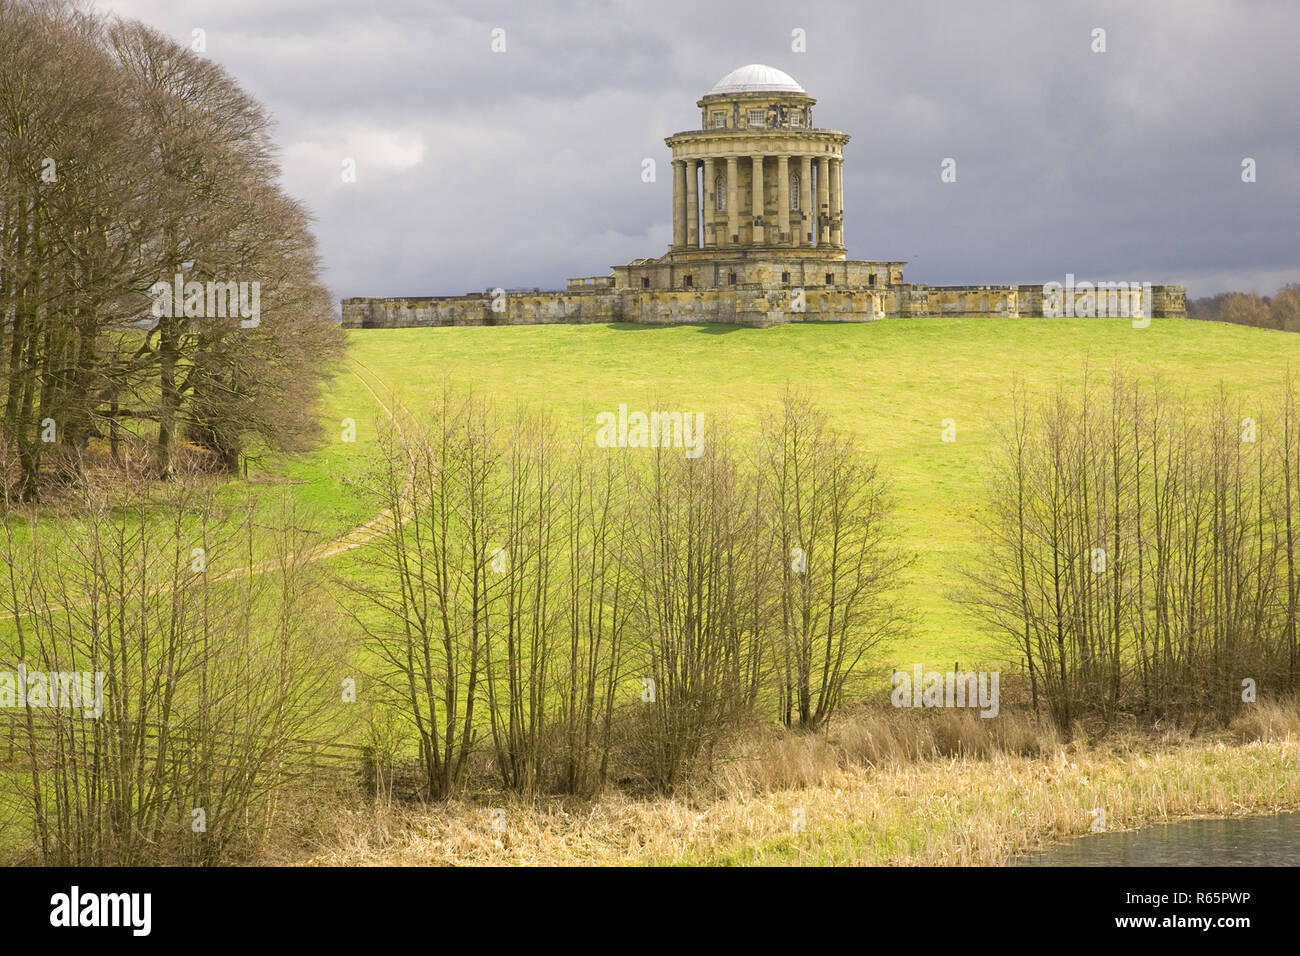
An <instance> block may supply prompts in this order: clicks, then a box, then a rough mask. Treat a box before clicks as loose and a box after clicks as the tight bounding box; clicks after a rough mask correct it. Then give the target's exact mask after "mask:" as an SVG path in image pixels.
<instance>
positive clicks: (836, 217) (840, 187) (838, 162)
mask: <svg viewBox="0 0 1300 956" xmlns="http://www.w3.org/2000/svg"><path fill="white" fill-rule="evenodd" d="M831 244H832V245H835V246H840V247H843V245H844V160H842V159H832V160H831Z"/></svg>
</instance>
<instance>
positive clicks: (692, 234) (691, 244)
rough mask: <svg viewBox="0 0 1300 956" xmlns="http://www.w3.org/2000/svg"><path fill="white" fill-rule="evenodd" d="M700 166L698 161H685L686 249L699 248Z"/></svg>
mask: <svg viewBox="0 0 1300 956" xmlns="http://www.w3.org/2000/svg"><path fill="white" fill-rule="evenodd" d="M699 178H700V164H699V161H698V160H694V159H688V160H687V161H686V248H687V249H698V248H700V194H699V183H698V181H699Z"/></svg>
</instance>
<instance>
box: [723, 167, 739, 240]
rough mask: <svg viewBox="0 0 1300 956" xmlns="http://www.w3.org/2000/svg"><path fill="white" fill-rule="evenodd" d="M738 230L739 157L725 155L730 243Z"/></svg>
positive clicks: (728, 236)
mask: <svg viewBox="0 0 1300 956" xmlns="http://www.w3.org/2000/svg"><path fill="white" fill-rule="evenodd" d="M739 232H740V157H739V156H728V157H727V241H726V242H725V243H724V245H728V246H729V245H731V244H732V243H734V242H736V241H737V239H736V238H733V237H735V236H736V235H737V234H738V233H739Z"/></svg>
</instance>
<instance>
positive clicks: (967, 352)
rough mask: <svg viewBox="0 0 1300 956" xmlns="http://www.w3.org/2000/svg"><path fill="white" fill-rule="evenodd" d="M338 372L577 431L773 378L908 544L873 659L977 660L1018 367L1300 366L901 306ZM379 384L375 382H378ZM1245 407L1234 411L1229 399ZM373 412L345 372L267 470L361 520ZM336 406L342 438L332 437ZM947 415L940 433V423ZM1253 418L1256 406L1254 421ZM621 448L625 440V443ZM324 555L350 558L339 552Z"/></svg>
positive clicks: (1262, 346)
mask: <svg viewBox="0 0 1300 956" xmlns="http://www.w3.org/2000/svg"><path fill="white" fill-rule="evenodd" d="M351 338H352V345H353V353H352V355H353V358H354V363H353V364H350V366H349V367H350V368H354V369H356V371H357V372H360V373H361V374H362V375H363V376H364V377H366V378H367V380H369V381H370V382H371V384H372V386H375V382H376V380H382V382H383V383H386V384H387V385H388V386H391V387H392V388H393V389H394V390H395V391H396V392H397V395H398V396H399V397H400V398H401V400H402V401H403V402H404V403H405V404H406V405H407V406H408V407H409V408H411V409H412V410H417V411H418V410H419V409H420V408H421V405H422V404H423V402H424V401H425V400H427V399H428V397H429V396H431V395H432V394H433V393H434V392H435V391H436V390H438V389H439V388H440V387H441V383H442V382H443V381H444V380H447V379H450V380H451V381H452V382H454V383H456V384H460V385H471V386H473V387H474V388H476V389H478V390H481V391H482V392H485V393H488V394H490V395H492V396H494V397H495V398H496V399H497V400H498V401H499V402H501V403H502V404H503V405H505V406H508V405H510V404H512V403H514V402H516V401H518V402H525V403H545V404H546V405H547V406H549V407H550V408H551V410H552V412H553V413H554V414H555V415H556V416H557V420H558V421H559V422H560V423H561V424H563V425H564V426H566V427H569V428H572V429H574V430H575V433H581V434H585V435H588V436H590V437H591V439H592V440H593V441H594V435H595V429H596V424H595V416H596V414H597V413H598V412H601V411H605V410H614V409H616V408H617V407H618V405H619V404H620V403H627V404H628V406H629V408H631V409H636V408H643V409H648V408H649V407H651V406H653V405H659V406H663V407H669V408H673V409H681V410H683V411H685V410H691V411H703V412H705V414H706V415H727V416H730V417H731V418H732V420H733V421H735V422H736V423H737V424H738V425H741V426H742V427H746V428H752V427H753V425H754V423H755V422H756V421H757V420H758V419H759V417H760V416H761V415H762V414H764V413H765V410H767V409H769V408H770V407H771V405H772V403H774V402H776V401H778V400H779V398H780V396H781V394H782V392H783V390H784V389H785V387H786V384H787V383H790V384H792V385H793V386H795V387H797V388H799V389H801V390H803V391H805V392H807V393H809V394H811V395H813V396H814V397H815V398H816V400H817V401H818V402H819V403H820V404H821V405H823V406H824V407H826V408H827V409H828V410H830V412H831V415H832V417H833V419H834V421H835V422H836V423H837V424H839V425H840V426H842V427H844V428H846V429H850V430H852V431H853V432H854V433H855V434H856V435H857V437H858V438H859V440H860V441H861V444H862V446H863V447H864V448H866V449H867V450H868V451H869V452H870V453H871V454H873V455H875V456H876V457H877V458H878V459H879V461H880V463H881V464H882V466H883V467H884V469H885V471H886V472H887V474H888V475H889V476H890V478H891V479H892V481H893V485H894V489H895V494H896V496H897V499H898V504H899V519H900V521H901V524H902V529H903V532H904V534H905V536H906V544H907V545H908V546H909V547H910V548H911V549H912V550H914V551H915V552H916V553H917V555H918V560H917V563H916V565H915V566H914V568H913V571H912V581H911V584H910V587H909V593H908V596H909V598H910V601H911V603H912V604H913V605H914V606H915V609H916V616H917V620H916V627H915V630H914V632H913V633H912V634H911V636H910V637H908V638H907V639H905V640H901V641H899V642H897V643H896V645H895V646H894V647H893V648H892V649H891V650H890V651H889V653H888V657H889V659H888V660H887V661H877V662H876V663H878V664H885V663H888V664H900V665H901V664H911V663H913V662H917V661H921V662H926V663H942V662H949V663H951V662H953V661H961V662H964V663H969V662H974V661H981V660H985V661H992V660H996V659H999V658H1001V657H1004V656H1005V652H1004V651H1002V650H1001V649H1000V648H999V646H998V644H997V642H996V641H995V640H994V637H993V635H992V634H990V633H989V632H988V630H987V628H985V627H984V625H983V624H982V623H981V622H980V621H979V620H978V619H977V618H975V617H974V616H973V615H971V614H970V613H969V612H968V611H967V610H965V609H964V608H963V607H962V606H961V605H960V604H958V603H957V602H956V601H954V600H953V592H954V589H955V588H958V587H960V586H961V583H962V578H961V569H962V568H963V567H965V566H968V565H969V564H970V563H971V562H972V560H973V559H974V558H975V557H976V556H977V548H978V547H979V535H978V514H979V510H980V508H981V502H982V501H983V500H984V499H985V497H986V495H987V485H986V481H987V477H986V476H987V474H988V457H989V454H990V452H991V451H992V449H993V447H994V444H995V439H996V432H997V429H998V427H999V426H1000V424H1001V423H1002V422H1004V421H1005V420H1006V419H1007V416H1008V407H1009V396H1010V392H1011V388H1012V384H1013V381H1014V380H1015V379H1016V377H1017V376H1018V377H1019V378H1020V379H1021V380H1022V381H1023V382H1024V383H1025V385H1026V387H1027V388H1028V389H1029V390H1030V391H1031V392H1032V393H1039V394H1041V393H1045V392H1047V391H1049V390H1050V389H1052V388H1053V387H1054V386H1055V385H1056V383H1057V382H1077V381H1078V380H1079V379H1080V378H1081V377H1082V375H1083V374H1084V372H1085V370H1087V369H1091V370H1092V373H1093V374H1100V375H1104V374H1105V373H1107V372H1108V371H1109V370H1110V369H1111V368H1112V367H1116V366H1119V367H1122V368H1124V369H1125V370H1127V371H1129V372H1131V373H1136V374H1139V375H1143V376H1156V377H1158V379H1159V381H1160V382H1162V383H1163V386H1162V387H1164V388H1165V389H1166V390H1167V392H1168V394H1169V395H1170V397H1171V398H1172V397H1175V396H1178V395H1183V394H1186V395H1188V396H1189V397H1196V396H1202V397H1204V396H1205V395H1207V394H1209V393H1210V392H1213V391H1214V390H1216V389H1217V388H1219V386H1220V385H1221V384H1222V385H1225V386H1227V387H1229V388H1231V389H1233V390H1236V391H1238V392H1240V393H1242V394H1243V395H1244V396H1245V397H1246V399H1247V402H1249V399H1250V397H1251V396H1252V395H1263V394H1265V393H1267V392H1270V391H1273V390H1274V389H1275V387H1276V386H1277V384H1278V383H1279V381H1280V379H1281V376H1282V375H1283V374H1284V373H1285V371H1286V369H1287V367H1288V364H1290V365H1291V366H1293V367H1300V336H1296V335H1294V334H1290V333H1283V332H1274V331H1268V330H1260V329H1252V328H1243V327H1238V326H1230V325H1224V324H1219V323H1207V322H1198V321H1191V320H1174V319H1168V320H1155V321H1154V322H1153V323H1152V324H1151V326H1150V327H1149V328H1145V329H1134V328H1133V327H1132V325H1131V323H1130V322H1129V320H1127V319H1041V318H1022V319H990V318H952V317H933V318H913V319H890V320H886V321H882V322H877V323H869V324H852V325H838V324H798V325H788V326H783V327H778V328H772V329H749V328H738V327H732V326H717V325H714V326H674V327H653V326H632V325H598V326H575V325H567V326H515V327H494V328H479V327H473V328H436V329H395V330H363V331H355V332H353V333H351ZM378 391H379V393H380V394H382V395H384V397H385V398H386V400H387V399H389V398H391V396H387V395H386V394H385V393H383V389H382V387H379V388H378ZM1247 410H1249V409H1247ZM382 416H383V412H382V410H381V409H380V407H379V405H378V404H377V403H376V400H375V397H374V395H372V394H371V392H370V391H368V390H367V389H366V388H365V387H364V386H363V385H362V383H361V381H360V379H359V378H358V377H357V376H356V375H355V374H353V372H352V371H349V372H347V373H344V374H343V375H340V377H339V378H338V379H337V380H336V382H335V384H334V386H333V387H332V388H331V390H330V393H329V397H328V413H327V418H328V422H327V425H328V428H329V433H330V435H331V436H332V438H333V440H332V441H331V442H330V443H329V444H328V445H327V446H326V447H324V448H323V449H321V450H320V451H319V452H317V453H316V454H314V455H312V456H310V457H309V458H307V459H305V460H299V461H296V462H292V463H285V464H284V465H283V467H282V469H281V470H283V471H286V472H288V473H289V474H290V475H291V476H292V477H294V478H296V479H298V480H300V481H302V482H303V484H301V485H299V488H300V492H301V494H302V496H303V497H304V498H305V499H307V500H310V501H312V502H313V503H315V504H317V505H319V506H322V507H323V508H324V509H325V510H326V516H325V517H326V520H327V523H328V524H329V525H330V527H331V528H332V529H334V530H342V529H344V528H346V527H347V526H348V525H349V523H358V522H359V521H360V520H364V518H365V516H366V514H367V507H368V506H367V504H366V502H365V501H364V498H362V497H361V496H360V495H359V493H358V492H357V491H356V490H355V485H354V484H353V481H354V480H355V478H356V477H357V476H358V475H359V474H360V469H361V467H362V462H361V459H362V457H363V454H362V453H364V450H365V448H366V446H367V445H368V444H369V443H370V442H372V441H373V440H374V434H375V431H374V430H375V426H376V424H377V422H378V421H380V420H382ZM345 418H352V419H354V420H355V421H356V424H357V441H356V442H355V443H354V444H347V443H344V442H343V441H341V440H340V435H341V430H340V423H341V422H342V420H343V419H345ZM949 418H950V419H953V420H954V421H955V423H956V441H954V442H944V441H943V440H942V437H941V431H942V427H941V423H942V422H943V420H944V419H949ZM1261 421H1262V419H1261ZM628 453H629V454H636V453H637V452H635V451H629V452H628ZM334 560H335V561H336V562H347V561H350V560H352V559H351V558H350V557H349V556H347V555H344V556H341V557H339V558H336V559H334Z"/></svg>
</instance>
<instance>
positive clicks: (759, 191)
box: [751, 156, 764, 246]
mask: <svg viewBox="0 0 1300 956" xmlns="http://www.w3.org/2000/svg"><path fill="white" fill-rule="evenodd" d="M751 161H752V162H753V164H754V209H753V211H754V226H753V233H752V235H751V242H752V243H753V244H754V245H756V246H761V245H762V244H763V235H764V229H763V157H762V156H754V157H752V158H751Z"/></svg>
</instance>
